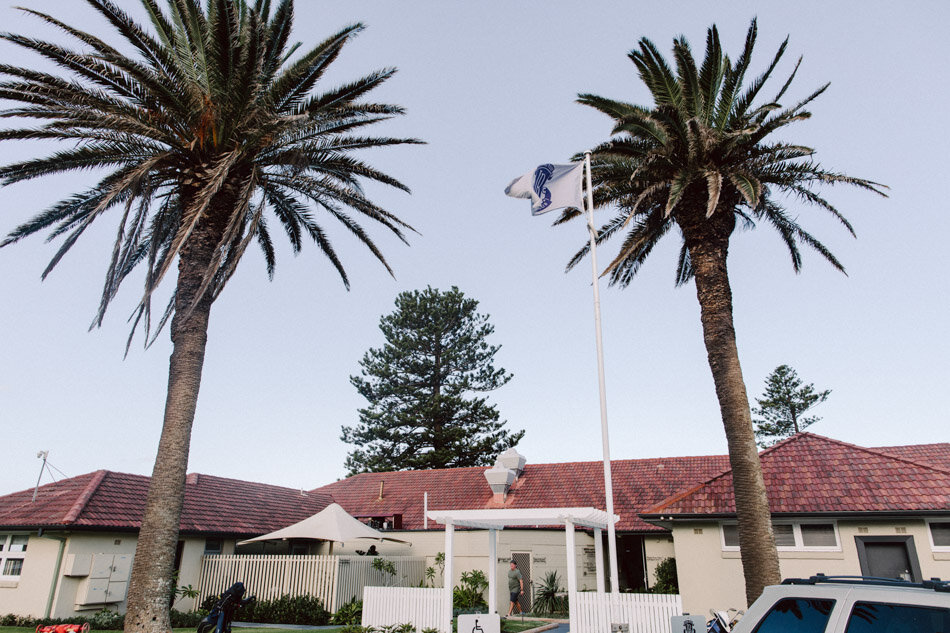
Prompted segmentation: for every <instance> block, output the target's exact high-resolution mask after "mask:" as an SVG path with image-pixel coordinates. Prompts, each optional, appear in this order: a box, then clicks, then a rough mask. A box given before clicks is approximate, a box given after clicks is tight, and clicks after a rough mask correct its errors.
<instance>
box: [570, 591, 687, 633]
mask: <svg viewBox="0 0 950 633" xmlns="http://www.w3.org/2000/svg"><path fill="white" fill-rule="evenodd" d="M570 609H571V633H604V632H605V631H610V625H611V624H622V623H625V624H627V625H629V627H630V633H672V631H671V626H670V617H672V616H674V615H683V600H682V599H681V598H680V596H679V595H676V594H650V593H596V592H588V591H578V592H576V593H572V594H571V595H570Z"/></svg>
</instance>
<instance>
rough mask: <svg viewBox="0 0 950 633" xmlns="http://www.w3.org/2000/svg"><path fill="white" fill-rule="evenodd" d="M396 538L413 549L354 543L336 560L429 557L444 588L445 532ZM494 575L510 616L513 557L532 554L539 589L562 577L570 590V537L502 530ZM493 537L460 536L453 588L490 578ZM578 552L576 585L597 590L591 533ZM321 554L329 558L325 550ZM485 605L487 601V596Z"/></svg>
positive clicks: (338, 550)
mask: <svg viewBox="0 0 950 633" xmlns="http://www.w3.org/2000/svg"><path fill="white" fill-rule="evenodd" d="M388 534H390V535H392V536H393V537H395V538H399V539H404V540H407V541H410V542H411V543H412V545H411V546H410V545H402V544H399V543H389V542H385V541H384V542H382V543H373V542H372V541H354V542H352V543H346V544H345V545H343V546H341V545H340V544H339V543H338V544H336V545H334V547H333V553H334V554H340V555H343V554H355V553H356V550H357V549H359V550H363V551H365V550H366V549H367V548H368V547H369V545H370V544H375V545H376V549H377V551H378V552H379V554H380V556H383V557H385V556H424V557H425V558H426V566H428V567H433V568H434V569H435V570H436V575H435V586H437V587H441V586H444V584H443V583H444V579H443V578H442V577H441V576H440V575H439V569H438V568H437V567H436V564H435V557H436V555H437V554H438V553H439V552H444V551H445V532H444V531H442V530H430V531H412V532H400V531H389V532H388ZM496 535H497V543H496V554H497V558H496V560H495V563H494V564H495V573H496V577H497V579H498V586H497V588H496V589H497V596H496V598H497V604H498V607H499V609H503V610H507V605H508V569H509V567H508V561H510V560H511V555H512V553H513V552H527V553H530V554H531V570H530V571H531V580H532V582H533V583H535V584H540V583H541V581H542V579H543V577H544V575H545V574H547V573H549V572H551V571H554V572H557V574H558V578H559V580H560V582H561V586H562V587H563V588H564V590H565V591H566V590H567V565H568V563H567V558H566V557H565V555H564V548H565V536H564V530H563V529H545V530H515V529H509V530H499V531H498V532H496ZM488 538H489V537H488V531H487V530H464V529H456V530H455V540H454V541H453V549H454V552H455V556H454V561H453V574H452V576H453V579H452V582H453V586H454V585H458V584H459V582H460V581H461V577H462V573H463V572H466V571H471V570H475V569H479V570H481V571H482V572H484V574H485V577H486V578H487V577H488V565H489V564H490V561H489V560H488ZM575 541H576V550H575V552H574V556H573V563H574V565H575V566H576V569H577V579H578V580H577V584H578V588H579V589H581V590H594V589H596V588H597V577H596V574H595V571H594V567H593V564H594V539H593V536H592V535H591V534H590V533H589V532H583V531H580V530H578V531H576V532H575ZM319 553H320V554H326V553H327V550H326V549H321V551H320V552H319ZM525 592H526V593H529V594H530V592H531V587H529V586H527V585H526V586H525ZM485 598H486V600H487V599H488V596H487V595H486V596H485Z"/></svg>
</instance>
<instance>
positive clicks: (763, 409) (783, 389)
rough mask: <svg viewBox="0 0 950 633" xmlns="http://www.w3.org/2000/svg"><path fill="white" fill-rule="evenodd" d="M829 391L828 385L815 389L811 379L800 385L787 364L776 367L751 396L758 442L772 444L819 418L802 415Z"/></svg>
mask: <svg viewBox="0 0 950 633" xmlns="http://www.w3.org/2000/svg"><path fill="white" fill-rule="evenodd" d="M829 395H831V390H830V389H826V390H824V391H817V392H816V391H815V385H814V384H812V383H808V384H807V385H804V386H802V380H801V378H799V377H798V373H797V372H796V371H795V370H794V369H792V368H791V367H789V366H788V365H779V366H778V367H776V368H775V369H774V370H773V371H772V373H771V374H769V376H768V378H766V379H765V393H763V394H762V397H761V398H756V399H755V401H756V402H758V403H759V406H758V407H757V408H755V409H752V413H754V414H755V415H757V416H760V417H759V418H756V419H754V420H753V421H754V422H755V439H756V441H757V442H758V444H759V446H761V447H763V448H765V447H768V446H772V445H773V444H775V443H776V442H778V441H779V440H783V439H785V438H786V437H791V436H792V435H794V434H796V433H798V432H800V431H801V430H802V429H804V428H805V427H807V426H811V425H812V424H814V423H815V422H818V421H819V420H821V418H819V417H816V416H808V417H805V416H804V413H805V412H806V411H808V410H809V409H811V408H812V407H813V406H815V405H816V404H821V403H822V402H824V401H825V400H827V399H828V396H829Z"/></svg>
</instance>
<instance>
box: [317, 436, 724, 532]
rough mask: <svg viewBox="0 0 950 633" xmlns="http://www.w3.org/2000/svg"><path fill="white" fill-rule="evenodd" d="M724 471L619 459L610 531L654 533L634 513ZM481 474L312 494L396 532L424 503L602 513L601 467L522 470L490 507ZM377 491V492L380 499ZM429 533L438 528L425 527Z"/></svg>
mask: <svg viewBox="0 0 950 633" xmlns="http://www.w3.org/2000/svg"><path fill="white" fill-rule="evenodd" d="M728 465H729V463H728V459H727V458H726V456H724V455H715V456H706V457H668V458H655V459H623V460H613V461H612V462H611V472H612V475H613V481H614V511H615V512H616V513H617V514H619V515H620V522H619V523H618V524H617V529H618V530H622V531H638V532H639V531H644V532H654V531H659V530H660V528H657V527H656V526H653V525H650V524H648V523H646V522H644V521H643V520H641V519H640V518H639V517H638V516H637V513H638V512H640V511H642V510H643V509H644V508H648V507H650V506H652V505H655V504H656V503H657V502H659V501H660V500H661V499H664V498H666V497H668V496H669V495H671V494H673V493H674V492H676V491H678V490H682V489H683V488H685V487H686V486H689V485H691V484H693V483H695V482H697V481H703V480H704V479H706V478H708V477H710V476H712V475H713V474H716V473H720V472H722V471H723V469H725V468H727V467H728ZM485 470H486V468H451V469H442V470H417V471H398V472H389V473H364V474H360V475H354V476H353V477H349V478H348V479H344V480H342V481H338V482H335V483H332V484H329V485H327V486H323V487H322V488H317V489H316V490H315V491H314V492H323V493H327V494H330V495H332V496H333V498H334V500H336V502H337V503H339V504H340V505H341V506H343V508H344V509H345V510H346V511H347V512H349V513H350V514H352V515H353V516H357V517H359V516H380V517H389V516H393V515H395V514H399V515H402V529H406V530H420V529H422V528H423V525H424V523H423V516H422V514H423V496H424V494H425V493H426V492H428V493H429V509H430V510H461V509H480V508H545V507H572V506H594V507H596V508H600V509H603V508H604V469H603V463H602V462H599V461H598V462H570V463H562V464H527V465H526V466H525V469H524V473H523V474H522V476H521V477H520V478H519V479H518V480H517V481H516V482H515V483H514V484H513V485H512V488H511V490H510V491H509V492H508V496H507V498H506V499H505V501H504V503H498V502H496V501H494V500H493V495H492V492H491V489H490V488H489V487H488V482H487V481H486V480H485V476H484V472H485ZM380 484H382V486H383V493H382V499H380V498H379V497H380ZM429 527H430V528H431V529H442V526H441V525H436V524H434V523H432V522H430V523H429Z"/></svg>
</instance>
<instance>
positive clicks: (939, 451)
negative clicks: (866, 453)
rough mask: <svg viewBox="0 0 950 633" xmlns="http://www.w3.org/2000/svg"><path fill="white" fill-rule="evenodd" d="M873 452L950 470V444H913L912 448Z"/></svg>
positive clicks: (886, 448) (876, 449) (889, 448)
mask: <svg viewBox="0 0 950 633" xmlns="http://www.w3.org/2000/svg"><path fill="white" fill-rule="evenodd" d="M871 450H875V451H878V452H880V453H886V454H887V455H891V456H892V457H901V458H903V459H909V460H911V461H914V462H918V463H920V464H927V465H929V466H933V467H935V468H939V469H940V470H950V444H948V443H946V442H944V443H942V444H913V445H911V446H882V447H880V448H874V449H871Z"/></svg>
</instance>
